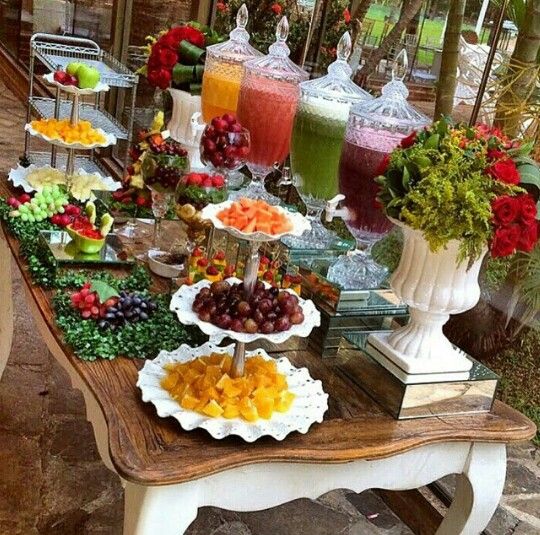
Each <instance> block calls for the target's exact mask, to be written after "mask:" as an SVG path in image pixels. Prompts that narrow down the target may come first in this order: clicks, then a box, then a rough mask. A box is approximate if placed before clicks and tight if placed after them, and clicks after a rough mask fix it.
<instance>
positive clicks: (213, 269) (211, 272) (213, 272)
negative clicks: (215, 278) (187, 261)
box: [206, 266, 219, 275]
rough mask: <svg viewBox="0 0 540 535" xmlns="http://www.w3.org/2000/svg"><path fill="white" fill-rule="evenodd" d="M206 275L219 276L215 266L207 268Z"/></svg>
mask: <svg viewBox="0 0 540 535" xmlns="http://www.w3.org/2000/svg"><path fill="white" fill-rule="evenodd" d="M206 274H207V275H218V274H219V270H218V268H217V267H216V266H208V268H207V270H206Z"/></svg>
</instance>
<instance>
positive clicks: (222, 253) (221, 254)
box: [214, 251, 225, 260]
mask: <svg viewBox="0 0 540 535" xmlns="http://www.w3.org/2000/svg"><path fill="white" fill-rule="evenodd" d="M214 258H215V259H216V260H225V251H218V252H217V253H216V254H215V256H214Z"/></svg>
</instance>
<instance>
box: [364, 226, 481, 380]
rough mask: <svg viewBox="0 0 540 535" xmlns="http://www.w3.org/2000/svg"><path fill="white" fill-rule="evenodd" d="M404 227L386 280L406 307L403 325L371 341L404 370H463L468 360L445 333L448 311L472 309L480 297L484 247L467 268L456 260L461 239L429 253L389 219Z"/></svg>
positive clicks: (418, 235) (417, 236) (418, 236)
mask: <svg viewBox="0 0 540 535" xmlns="http://www.w3.org/2000/svg"><path fill="white" fill-rule="evenodd" d="M393 222H394V223H395V224H396V225H399V226H400V227H401V228H402V229H403V234H404V244H403V252H402V254H401V260H400V262H399V265H398V267H397V269H396V271H395V272H394V274H393V275H392V278H391V280H390V284H391V286H392V289H393V290H394V292H395V293H396V295H397V296H398V297H399V298H400V299H401V300H402V301H403V302H404V303H406V304H407V305H408V306H409V310H410V320H409V323H408V324H407V325H405V326H404V327H401V328H399V329H397V330H395V331H393V332H392V333H389V334H387V333H385V334H373V335H371V336H370V337H369V339H368V340H369V343H370V344H371V345H372V346H374V347H375V348H376V349H378V350H379V351H380V352H382V353H383V354H384V356H385V357H387V358H388V359H389V360H390V361H391V362H392V363H393V364H395V365H396V366H398V367H399V368H401V369H402V370H403V371H405V372H406V373H407V374H444V373H456V372H467V371H468V370H470V369H471V367H472V362H471V361H470V360H469V359H468V358H467V357H466V356H465V354H464V353H463V352H461V351H460V350H457V349H456V348H454V346H452V344H451V343H450V341H449V340H448V338H446V336H445V335H444V334H443V330H442V329H443V326H444V324H445V323H446V322H447V321H448V318H449V316H450V314H459V313H461V312H465V311H466V310H469V309H471V308H472V307H474V306H475V305H476V303H477V302H478V299H479V298H480V287H479V285H478V273H479V271H480V266H481V263H482V259H483V258H484V256H485V254H486V252H487V247H486V250H485V251H484V252H483V253H482V255H481V257H480V258H478V259H477V260H476V261H475V262H474V263H473V264H472V265H471V266H469V265H468V262H467V260H465V261H463V262H461V263H458V250H459V244H460V242H459V241H457V240H452V241H451V242H449V243H448V244H447V246H446V248H445V249H441V250H440V251H438V252H436V253H433V252H432V251H431V250H430V248H429V245H428V242H427V241H426V240H425V239H424V237H423V235H422V232H420V231H418V230H413V229H411V228H410V227H408V226H406V225H404V224H403V223H401V222H399V221H395V220H393Z"/></svg>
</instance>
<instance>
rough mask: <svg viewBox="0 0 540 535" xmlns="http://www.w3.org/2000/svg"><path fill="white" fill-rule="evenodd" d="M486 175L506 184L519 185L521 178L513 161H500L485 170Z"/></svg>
mask: <svg viewBox="0 0 540 535" xmlns="http://www.w3.org/2000/svg"><path fill="white" fill-rule="evenodd" d="M486 172H487V173H488V175H491V177H493V178H494V179H495V180H500V181H501V182H505V183H506V184H519V182H520V180H521V177H520V176H519V171H518V169H517V167H516V164H515V163H514V162H513V160H510V159H508V160H500V161H498V162H495V163H494V164H493V165H491V166H490V167H488V168H487V169H486Z"/></svg>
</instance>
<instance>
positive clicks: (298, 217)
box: [201, 200, 311, 241]
mask: <svg viewBox="0 0 540 535" xmlns="http://www.w3.org/2000/svg"><path fill="white" fill-rule="evenodd" d="M233 202H237V201H234V200H231V201H225V202H221V203H219V204H208V205H207V206H205V207H204V208H203V209H202V211H201V217H202V218H203V219H209V220H210V221H211V222H212V224H213V225H214V227H216V228H217V229H220V230H225V231H227V232H228V233H229V234H230V235H231V236H234V237H235V238H239V239H241V240H248V241H275V240H279V239H280V238H282V237H283V236H301V235H302V234H303V233H304V232H305V231H306V230H311V223H310V222H309V221H308V220H307V219H306V218H305V217H304V216H303V215H302V214H301V213H299V212H289V211H288V210H285V209H284V208H282V207H281V206H273V208H276V209H277V210H279V211H280V212H282V213H283V215H285V216H286V217H287V218H288V219H289V221H290V222H291V223H292V225H293V228H292V230H289V231H288V232H282V233H280V234H267V233H266V232H251V233H246V232H242V231H241V230H238V229H236V228H234V227H230V226H227V225H224V224H223V222H222V221H221V220H220V219H219V218H218V217H217V214H218V213H219V212H221V210H225V209H226V208H229V206H231V204H232V203H233Z"/></svg>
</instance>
